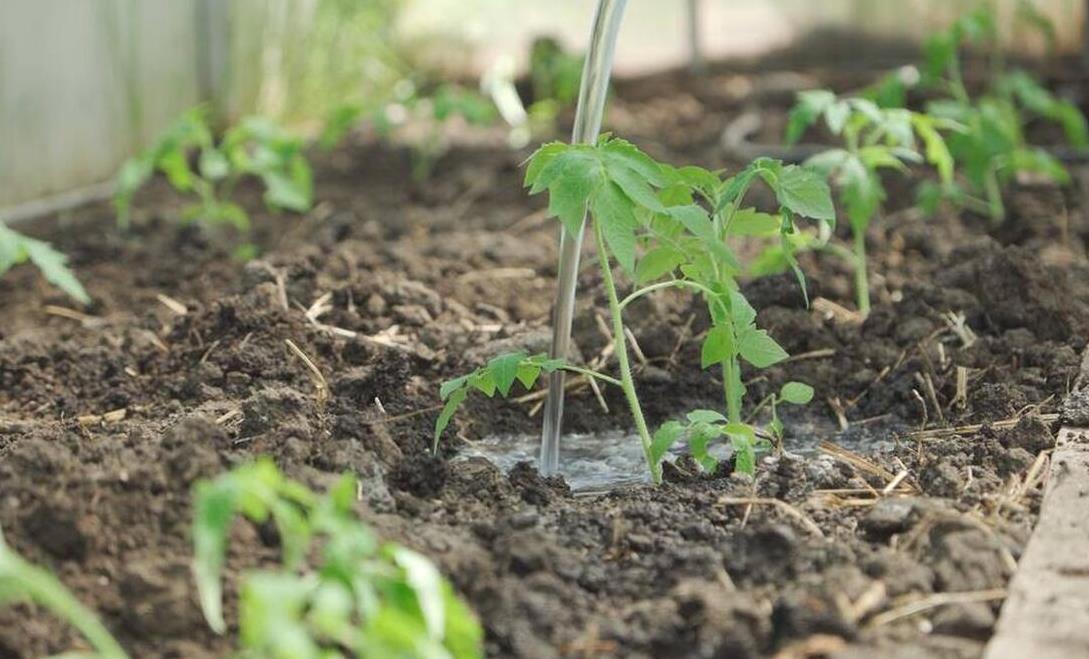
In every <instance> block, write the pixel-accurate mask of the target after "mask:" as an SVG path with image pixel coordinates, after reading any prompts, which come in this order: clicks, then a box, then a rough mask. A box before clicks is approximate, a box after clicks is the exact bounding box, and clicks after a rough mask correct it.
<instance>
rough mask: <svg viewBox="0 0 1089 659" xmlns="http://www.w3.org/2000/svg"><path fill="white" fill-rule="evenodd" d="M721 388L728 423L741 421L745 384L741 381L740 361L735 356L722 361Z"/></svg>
mask: <svg viewBox="0 0 1089 659" xmlns="http://www.w3.org/2000/svg"><path fill="white" fill-rule="evenodd" d="M722 388H723V391H724V393H725V394H726V417H727V418H728V419H729V420H730V423H741V401H742V400H744V398H745V385H744V384H743V383H742V382H741V362H740V361H739V360H738V359H737V357H736V356H735V357H730V359H728V360H727V361H724V362H722Z"/></svg>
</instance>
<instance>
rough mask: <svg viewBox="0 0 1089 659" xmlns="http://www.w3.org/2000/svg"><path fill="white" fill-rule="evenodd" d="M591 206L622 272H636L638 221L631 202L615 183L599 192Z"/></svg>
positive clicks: (606, 184)
mask: <svg viewBox="0 0 1089 659" xmlns="http://www.w3.org/2000/svg"><path fill="white" fill-rule="evenodd" d="M590 203H591V205H592V207H593V211H594V221H596V222H598V223H599V224H600V225H601V230H602V233H604V234H605V243H606V244H607V245H608V247H609V251H611V252H612V255H613V256H614V257H615V258H616V260H617V262H618V263H619V264H620V266H621V267H622V268H624V269H625V270H627V271H628V272H632V273H634V272H635V229H636V226H638V223H637V222H636V220H635V215H634V213H633V209H632V204H631V201H630V200H629V199H628V197H627V196H626V195H625V194H624V193H623V191H621V189H620V187H619V186H617V185H616V184H615V183H613V182H611V181H607V182H605V183H604V184H602V185H601V186H600V187H598V189H597V190H596V191H595V193H594V196H593V199H592V200H591V202H590Z"/></svg>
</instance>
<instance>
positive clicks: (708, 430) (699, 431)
mask: <svg viewBox="0 0 1089 659" xmlns="http://www.w3.org/2000/svg"><path fill="white" fill-rule="evenodd" d="M719 436H720V433H719V430H718V428H716V427H714V426H710V425H708V424H705V423H697V424H695V425H693V426H692V427H691V428H690V429H689V437H688V450H689V451H691V452H692V457H693V458H695V459H696V462H698V463H699V465H700V467H702V468H703V470H704V471H706V472H707V473H709V474H713V473H715V472H716V471H718V460H717V459H716V458H715V457H714V456H713V455H711V454H710V452H709V451H708V449H709V447H710V445H711V442H712V441H713V440H715V439H718V437H719Z"/></svg>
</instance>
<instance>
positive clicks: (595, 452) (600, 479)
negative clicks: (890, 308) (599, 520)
mask: <svg viewBox="0 0 1089 659" xmlns="http://www.w3.org/2000/svg"><path fill="white" fill-rule="evenodd" d="M781 413H782V414H783V418H784V421H785V422H786V426H787V437H786V440H785V442H784V444H785V448H786V450H787V451H789V452H791V453H794V454H796V455H802V456H809V457H813V456H817V455H818V454H819V453H820V452H819V450H818V447H819V445H820V443H821V441H822V440H826V439H827V440H831V441H832V442H834V443H836V444H838V445H839V446H842V447H844V448H847V449H850V450H852V451H855V452H858V453H862V454H867V453H873V452H878V451H883V450H889V449H891V448H893V447H894V446H895V442H894V441H893V439H892V438H893V437H895V436H896V435H897V434H899V433H904V432H908V431H909V430H910V428H908V427H906V426H904V425H902V423H901V422H899V421H897V420H895V419H889V420H887V421H883V422H881V423H872V424H866V425H859V424H855V425H852V426H850V427H849V428H848V429H847V430H846V431H841V430H840V428H839V425H838V424H837V423H836V422H835V421H834V420H832V419H830V418H829V417H827V416H826V415H823V414H820V413H818V412H815V411H813V410H809V409H808V408H803V409H799V410H790V411H783V412H781ZM563 441H564V452H563V456H562V457H560V459H559V462H558V465H557V466H558V467H559V472H560V473H562V474H563V477H564V480H565V481H567V484H568V485H569V486H570V487H571V489H572V491H574V492H576V493H580V494H594V493H600V492H607V491H609V490H612V489H615V488H618V487H625V486H629V485H640V484H647V483H650V474H648V473H647V468H646V459H645V458H644V457H643V449H642V446H641V445H640V443H639V437H638V436H637V435H635V434H632V433H630V432H625V431H613V432H604V433H598V434H592V435H591V434H571V435H567V436H566V437H564V438H563ZM536 448H537V437H536V436H534V435H493V436H490V437H485V438H484V439H481V440H479V441H475V442H472V443H470V444H469V445H468V446H467V447H466V448H464V449H463V450H462V452H461V454H460V456H459V458H460V459H465V458H484V459H485V460H488V461H489V462H491V463H492V464H494V465H496V466H497V467H499V468H500V469H501V470H503V471H504V472H508V471H510V470H511V469H512V468H513V467H514V466H515V465H517V464H518V463H520V462H531V461H532V460H533V454H534V451H535V449H536ZM710 450H711V454H712V455H714V456H715V457H717V458H719V459H720V460H725V459H727V458H729V457H730V455H731V450H730V448H729V446H728V445H727V444H726V443H725V442H719V443H716V444H714V445H712V447H711V449H710ZM687 453H688V447H687V446H686V445H685V444H684V443H683V442H681V443H678V444H676V445H675V446H674V447H673V448H672V449H671V450H670V452H669V454H667V455H666V460H667V461H670V462H672V461H674V460H676V459H677V458H678V457H680V456H682V455H685V454H687Z"/></svg>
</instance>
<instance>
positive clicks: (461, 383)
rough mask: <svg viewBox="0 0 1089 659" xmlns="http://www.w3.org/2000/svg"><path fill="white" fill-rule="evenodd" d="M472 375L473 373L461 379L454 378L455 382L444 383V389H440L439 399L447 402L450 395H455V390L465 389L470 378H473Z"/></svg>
mask: <svg viewBox="0 0 1089 659" xmlns="http://www.w3.org/2000/svg"><path fill="white" fill-rule="evenodd" d="M472 375H473V374H472V373H469V374H468V375H462V376H461V377H457V378H454V379H453V380H447V381H446V382H443V383H442V387H440V388H439V397H440V398H442V399H443V400H446V399H447V398H449V397H450V394H452V393H454V391H455V390H457V389H461V388H463V387H465V385H466V383H468V381H469V378H470V377H472Z"/></svg>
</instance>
